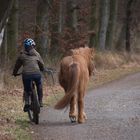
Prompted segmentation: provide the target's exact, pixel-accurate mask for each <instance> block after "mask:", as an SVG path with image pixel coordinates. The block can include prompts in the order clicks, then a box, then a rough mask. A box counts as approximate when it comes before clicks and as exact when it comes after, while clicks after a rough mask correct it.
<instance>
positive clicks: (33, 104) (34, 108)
mask: <svg viewBox="0 0 140 140" xmlns="http://www.w3.org/2000/svg"><path fill="white" fill-rule="evenodd" d="M21 74H22V73H19V74H17V75H16V76H19V75H21ZM31 89H32V91H31V94H30V95H29V109H28V111H27V113H28V117H29V119H30V121H31V122H34V123H35V124H39V114H40V104H39V100H38V94H37V91H36V86H35V83H34V81H32V82H31ZM23 98H24V97H23Z"/></svg>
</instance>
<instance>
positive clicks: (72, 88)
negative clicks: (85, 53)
mask: <svg viewBox="0 0 140 140" xmlns="http://www.w3.org/2000/svg"><path fill="white" fill-rule="evenodd" d="M78 71H79V67H78V65H77V64H76V63H73V64H71V65H70V68H69V72H68V75H69V76H68V77H67V78H68V79H67V80H68V88H67V90H66V91H65V92H66V94H65V96H64V97H63V98H62V99H61V100H60V101H58V103H57V104H56V105H55V109H63V108H65V107H66V106H68V104H69V103H70V100H71V98H72V97H73V96H74V94H75V92H76V90H77V87H78V81H79V80H78V79H79V78H78V77H79V72H78Z"/></svg>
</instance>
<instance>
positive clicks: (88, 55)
mask: <svg viewBox="0 0 140 140" xmlns="http://www.w3.org/2000/svg"><path fill="white" fill-rule="evenodd" d="M69 55H71V56H73V55H80V56H83V57H84V58H85V59H86V60H87V63H88V70H89V75H90V76H91V74H92V72H93V69H94V65H93V59H94V55H95V50H94V49H93V48H92V49H91V48H89V47H88V46H85V47H83V48H76V49H71V50H70V52H69Z"/></svg>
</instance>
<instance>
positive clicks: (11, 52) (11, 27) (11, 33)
mask: <svg viewBox="0 0 140 140" xmlns="http://www.w3.org/2000/svg"><path fill="white" fill-rule="evenodd" d="M17 39H18V0H14V4H13V7H12V10H11V14H10V16H9V19H8V23H7V53H8V58H9V60H10V61H11V60H14V59H15V54H16V47H17Z"/></svg>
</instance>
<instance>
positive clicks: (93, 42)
mask: <svg viewBox="0 0 140 140" xmlns="http://www.w3.org/2000/svg"><path fill="white" fill-rule="evenodd" d="M97 6H98V1H97V0H91V12H90V14H91V18H90V25H89V26H90V31H91V32H92V31H94V32H95V33H96V35H95V34H90V38H89V46H90V47H93V46H94V47H95V48H97V42H98V41H97V39H98V38H97V37H98V23H97V13H98V11H97V10H98V7H97Z"/></svg>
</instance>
